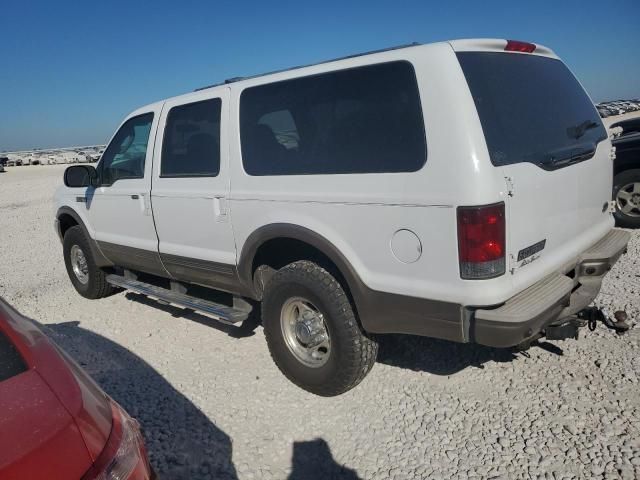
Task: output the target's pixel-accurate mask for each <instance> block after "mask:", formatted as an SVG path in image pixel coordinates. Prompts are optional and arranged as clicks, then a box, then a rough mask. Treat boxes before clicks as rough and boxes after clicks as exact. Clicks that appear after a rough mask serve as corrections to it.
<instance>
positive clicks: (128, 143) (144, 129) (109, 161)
mask: <svg viewBox="0 0 640 480" xmlns="http://www.w3.org/2000/svg"><path fill="white" fill-rule="evenodd" d="M151 122H153V113H145V114H144V115H140V116H138V117H134V118H131V119H129V120H127V121H126V122H125V124H124V125H122V127H120V130H118V132H117V133H116V134H115V136H114V137H113V140H111V143H110V144H109V146H108V147H107V149H106V150H105V152H104V154H103V155H102V159H101V161H100V165H99V166H98V172H99V175H100V182H101V183H102V184H103V185H111V184H113V183H114V182H115V181H116V180H119V179H124V178H144V163H145V159H146V157H147V145H148V143H149V132H150V131H151Z"/></svg>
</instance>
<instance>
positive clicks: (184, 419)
mask: <svg viewBox="0 0 640 480" xmlns="http://www.w3.org/2000/svg"><path fill="white" fill-rule="evenodd" d="M39 326H40V328H41V329H42V330H43V331H45V332H46V333H47V335H49V336H50V337H51V338H52V339H53V340H54V341H55V342H56V343H57V344H58V345H59V346H60V347H62V348H63V349H64V350H65V351H66V352H67V353H68V354H69V355H70V356H71V357H72V358H73V359H74V360H75V361H76V362H78V363H79V364H80V365H81V366H82V367H83V368H84V369H85V370H86V371H87V372H88V373H89V374H90V375H91V376H92V377H93V378H94V379H95V380H96V382H97V383H98V384H99V385H100V386H101V387H102V389H103V390H104V391H105V392H107V393H108V394H109V395H110V396H111V397H112V398H113V399H114V400H116V401H117V402H118V403H120V405H122V406H123V407H124V408H125V410H127V412H129V414H131V415H132V416H133V417H135V418H136V419H137V420H138V421H139V422H140V424H141V425H142V429H143V433H144V437H145V443H146V445H147V449H148V451H149V457H150V460H151V464H152V465H153V467H154V469H155V470H156V472H157V473H158V476H159V478H161V479H163V480H183V479H184V480H194V479H208V478H216V479H235V478H237V475H236V470H235V467H234V465H233V462H232V442H231V439H230V438H229V436H228V435H227V434H226V433H225V432H223V431H222V430H220V429H219V428H218V427H217V426H216V425H215V424H214V423H212V422H211V421H210V420H209V419H208V418H207V416H206V415H205V414H204V413H203V412H202V411H200V409H198V407H196V406H195V405H194V404H193V403H191V401H189V400H188V399H187V398H186V397H185V396H183V395H182V394H181V393H180V392H179V391H177V390H176V389H175V388H173V387H172V386H171V384H170V383H168V382H167V381H166V380H165V379H164V378H163V376H162V375H161V374H160V373H158V372H157V371H156V370H154V368H153V367H151V366H150V365H149V364H147V363H146V362H145V361H144V360H142V359H141V358H139V357H137V356H136V355H134V354H133V353H131V352H130V351H129V350H127V349H126V348H124V347H122V346H120V345H118V344H117V343H114V342H112V341H111V340H109V339H107V338H105V337H103V336H101V335H98V334H96V333H93V332H90V331H88V330H85V329H83V328H81V327H80V326H79V322H66V323H59V324H53V325H39Z"/></svg>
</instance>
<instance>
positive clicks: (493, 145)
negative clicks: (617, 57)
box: [457, 52, 607, 169]
mask: <svg viewBox="0 0 640 480" xmlns="http://www.w3.org/2000/svg"><path fill="white" fill-rule="evenodd" d="M457 56H458V60H459V62H460V65H461V66H462V70H463V71H464V75H465V77H466V79H467V83H468V84H469V89H470V90H471V94H472V95H473V100H474V102H475V104H476V108H477V110H478V115H479V116H480V122H481V124H482V129H483V131H484V135H485V138H486V142H487V147H488V149H489V155H490V157H491V162H492V163H493V164H494V165H496V166H500V165H510V164H513V163H519V162H531V163H535V164H536V165H539V166H541V167H543V168H546V169H553V168H560V167H562V166H565V165H568V164H571V163H574V162H578V161H582V160H587V159H588V158H591V157H592V156H593V153H594V152H595V148H596V145H597V144H598V142H600V141H602V140H604V139H605V138H607V134H606V131H605V129H604V126H603V125H602V121H601V120H600V116H599V115H598V112H597V110H596V109H595V107H594V105H593V103H591V100H590V99H589V97H588V96H587V94H586V93H585V91H584V89H583V88H582V86H581V85H580V84H579V83H578V81H577V80H576V78H575V77H574V76H573V74H572V73H571V72H570V71H569V69H568V68H567V67H566V66H565V65H564V63H562V62H561V61H560V60H556V59H553V58H548V57H541V56H537V55H522V54H514V53H496V52H460V53H458V54H457Z"/></svg>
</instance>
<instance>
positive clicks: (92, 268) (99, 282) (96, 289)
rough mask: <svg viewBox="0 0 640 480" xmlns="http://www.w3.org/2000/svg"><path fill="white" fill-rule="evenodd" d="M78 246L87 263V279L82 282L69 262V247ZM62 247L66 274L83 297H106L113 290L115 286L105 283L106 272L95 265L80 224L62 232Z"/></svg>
mask: <svg viewBox="0 0 640 480" xmlns="http://www.w3.org/2000/svg"><path fill="white" fill-rule="evenodd" d="M74 246H76V247H79V248H80V250H81V251H82V253H83V254H84V257H85V259H86V264H87V274H88V281H87V282H86V283H82V282H81V281H80V279H79V278H78V276H77V275H76V274H75V273H74V271H73V266H72V264H71V249H72V248H73V247H74ZM62 249H63V252H64V263H65V265H66V267H67V274H68V275H69V279H70V280H71V283H72V284H73V286H74V288H75V289H76V291H77V292H78V293H79V294H80V295H82V296H83V297H85V298H90V299H97V298H103V297H107V296H109V295H111V294H113V293H114V292H115V288H114V287H113V286H112V285H110V284H109V283H107V278H106V277H107V275H106V273H105V272H104V271H103V270H101V269H100V268H98V267H97V266H96V262H95V259H94V258H93V253H92V251H91V247H90V246H89V240H88V239H87V237H86V235H85V233H84V230H83V229H82V227H80V226H75V227H71V228H70V229H69V230H67V231H66V232H65V234H64V239H63V241H62Z"/></svg>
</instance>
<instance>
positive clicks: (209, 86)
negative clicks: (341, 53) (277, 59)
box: [194, 42, 421, 92]
mask: <svg viewBox="0 0 640 480" xmlns="http://www.w3.org/2000/svg"><path fill="white" fill-rule="evenodd" d="M418 45H421V44H420V43H418V42H412V43H405V44H403V45H396V46H394V47H388V48H381V49H379V50H371V51H369V52H363V53H355V54H353V55H347V56H345V57H338V58H332V59H331V60H323V61H322V62H317V63H309V64H307V65H298V66H296V67H290V68H283V69H281V70H273V71H271V72H266V73H259V74H257V75H248V76H246V77H231V78H227V79H226V80H225V81H224V82H221V83H214V84H213V85H207V86H206V87H200V88H196V89H195V90H194V92H199V91H200V90H206V89H208V88H213V87H219V86H221V85H227V84H229V83H235V82H239V81H241V80H249V79H251V78H258V77H264V76H266V75H273V74H274V73H282V72H289V71H291V70H298V69H299V68H305V67H313V66H315V65H322V64H325V63H330V62H337V61H339V60H347V59H349V58H355V57H362V56H364V55H372V54H374V53H382V52H389V51H392V50H400V49H403V48H409V47H415V46H418Z"/></svg>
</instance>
